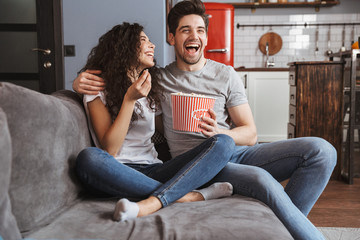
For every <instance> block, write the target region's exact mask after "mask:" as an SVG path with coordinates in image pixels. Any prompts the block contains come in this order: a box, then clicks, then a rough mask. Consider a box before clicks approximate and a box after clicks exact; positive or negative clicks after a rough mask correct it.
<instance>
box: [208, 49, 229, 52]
mask: <svg viewBox="0 0 360 240" xmlns="http://www.w3.org/2000/svg"><path fill="white" fill-rule="evenodd" d="M228 51H229V49H228V48H220V49H209V50H207V52H209V53H213V52H216V53H227V52H228Z"/></svg>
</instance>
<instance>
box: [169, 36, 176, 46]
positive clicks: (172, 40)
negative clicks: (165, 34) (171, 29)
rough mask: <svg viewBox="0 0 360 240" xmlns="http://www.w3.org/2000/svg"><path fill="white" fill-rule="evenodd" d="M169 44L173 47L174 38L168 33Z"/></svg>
mask: <svg viewBox="0 0 360 240" xmlns="http://www.w3.org/2000/svg"><path fill="white" fill-rule="evenodd" d="M169 43H170V45H171V46H174V45H175V36H174V34H172V33H169Z"/></svg>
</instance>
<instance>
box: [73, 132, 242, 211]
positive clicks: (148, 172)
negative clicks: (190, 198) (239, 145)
mask: <svg viewBox="0 0 360 240" xmlns="http://www.w3.org/2000/svg"><path fill="white" fill-rule="evenodd" d="M234 147H235V143H234V141H233V139H232V138H230V137H229V136H227V135H223V134H219V135H215V136H214V137H211V138H209V139H207V140H206V141H205V142H203V143H202V144H200V145H199V146H197V147H195V148H194V149H192V150H190V151H188V152H186V153H184V154H182V155H179V156H177V157H175V158H174V159H172V160H170V161H167V162H165V163H163V164H162V163H157V164H122V163H120V162H118V161H117V160H116V159H115V158H114V157H113V156H111V155H110V154H108V153H107V152H105V151H103V150H101V149H98V148H86V149H84V150H83V151H82V152H80V153H79V155H78V157H77V159H76V171H77V174H78V177H79V178H80V180H81V181H82V182H84V183H85V184H87V185H90V186H91V187H93V188H95V189H97V190H100V191H102V192H105V193H108V194H111V195H113V196H119V197H127V198H147V197H149V196H150V195H152V196H155V197H157V198H158V199H159V200H160V201H161V203H162V206H163V207H165V206H167V205H169V204H170V203H173V202H175V201H176V200H178V199H179V198H181V197H183V196H184V195H185V194H187V193H188V192H191V191H192V190H194V189H197V188H199V187H201V186H202V185H204V184H205V183H207V182H208V181H210V180H211V179H212V178H214V177H215V176H216V174H217V173H219V172H220V170H221V169H223V168H224V167H225V166H226V164H227V163H228V162H229V160H230V158H231V156H232V154H233V152H234Z"/></svg>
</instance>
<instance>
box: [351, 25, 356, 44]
mask: <svg viewBox="0 0 360 240" xmlns="http://www.w3.org/2000/svg"><path fill="white" fill-rule="evenodd" d="M354 40H355V25H353V26H352V29H351V37H350V46H351V45H352V44H353V43H354ZM350 48H351V47H350Z"/></svg>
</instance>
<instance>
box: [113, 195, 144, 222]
mask: <svg viewBox="0 0 360 240" xmlns="http://www.w3.org/2000/svg"><path fill="white" fill-rule="evenodd" d="M138 213H139V205H137V204H136V203H134V202H130V201H129V200H127V199H126V198H122V199H120V200H119V201H118V202H117V203H116V206H115V211H114V216H113V219H114V221H121V222H124V221H126V220H131V219H134V218H136V217H137V215H138Z"/></svg>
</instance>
